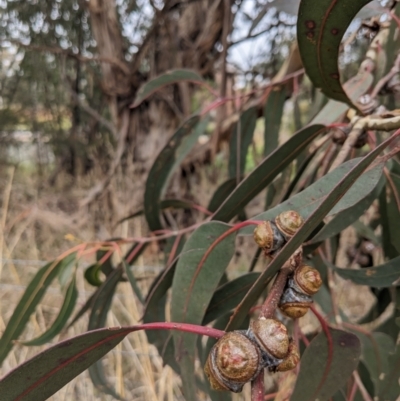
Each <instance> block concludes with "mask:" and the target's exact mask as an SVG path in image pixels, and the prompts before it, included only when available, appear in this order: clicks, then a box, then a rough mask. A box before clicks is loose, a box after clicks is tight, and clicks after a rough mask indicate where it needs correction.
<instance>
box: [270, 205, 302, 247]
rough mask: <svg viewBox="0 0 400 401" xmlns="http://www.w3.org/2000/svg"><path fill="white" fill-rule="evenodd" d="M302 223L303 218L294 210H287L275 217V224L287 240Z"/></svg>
mask: <svg viewBox="0 0 400 401" xmlns="http://www.w3.org/2000/svg"><path fill="white" fill-rule="evenodd" d="M303 223H304V220H303V218H302V217H301V216H300V214H299V213H297V212H296V211H294V210H287V211H286V212H282V213H280V214H279V215H278V216H276V218H275V224H276V226H277V227H278V229H279V231H280V232H281V233H282V234H283V236H284V237H285V238H286V239H287V240H288V239H289V238H291V237H292V236H293V235H294V234H296V232H297V230H298V229H299V228H300V227H301V225H302V224H303Z"/></svg>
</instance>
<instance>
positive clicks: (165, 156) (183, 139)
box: [144, 115, 207, 231]
mask: <svg viewBox="0 0 400 401" xmlns="http://www.w3.org/2000/svg"><path fill="white" fill-rule="evenodd" d="M199 121H200V117H199V116H198V115H195V116H192V117H190V118H189V119H188V120H186V121H185V122H184V123H183V124H182V125H181V127H180V128H178V130H177V131H176V132H175V134H174V135H173V136H172V137H171V139H170V140H169V141H168V143H167V144H166V145H165V147H164V148H163V149H162V150H161V152H160V154H159V155H158V156H157V158H156V160H155V162H154V164H153V166H152V167H151V169H150V172H149V175H148V177H147V181H146V189H145V194H144V214H145V216H146V220H147V223H148V225H149V228H150V230H151V231H156V230H160V229H162V224H161V221H160V211H161V197H162V196H163V193H164V191H165V189H166V185H167V183H168V179H169V177H170V175H171V173H172V172H173V170H174V168H175V167H177V166H178V165H179V164H180V163H181V162H182V160H183V159H184V158H185V157H186V155H187V154H188V153H189V151H190V150H191V149H192V147H193V146H194V145H195V143H196V142H197V139H198V137H199V136H200V135H201V134H202V133H203V131H204V129H205V125H206V122H207V120H203V122H202V123H200V124H199V125H198V126H197V127H196V125H197V124H198V123H199ZM195 127H196V129H195Z"/></svg>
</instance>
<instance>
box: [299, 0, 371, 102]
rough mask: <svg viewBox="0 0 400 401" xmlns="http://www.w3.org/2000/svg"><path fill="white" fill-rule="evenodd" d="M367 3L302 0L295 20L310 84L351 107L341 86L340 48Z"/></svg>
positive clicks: (302, 57)
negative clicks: (356, 17)
mask: <svg viewBox="0 0 400 401" xmlns="http://www.w3.org/2000/svg"><path fill="white" fill-rule="evenodd" d="M369 2H370V0H352V1H347V0H320V1H318V2H315V1H313V0H302V1H301V2H300V8H299V16H298V20H297V40H298V44H299V50H300V54H301V59H302V61H303V65H304V68H305V70H306V73H307V75H308V76H309V78H310V79H311V81H312V83H313V84H314V85H315V86H316V87H317V88H321V89H322V91H323V92H324V93H325V94H326V95H327V96H329V97H330V98H332V99H335V100H338V101H340V102H344V103H348V104H349V105H352V102H351V100H350V99H349V97H348V96H347V94H346V92H345V91H344V90H343V88H342V85H341V83H340V74H339V67H338V59H339V49H340V44H341V40H342V38H343V35H344V34H345V32H346V30H347V28H348V26H349V25H350V23H351V21H352V20H353V18H354V17H355V16H356V14H357V13H358V11H359V10H360V9H361V8H362V7H363V6H364V5H366V4H367V3H369Z"/></svg>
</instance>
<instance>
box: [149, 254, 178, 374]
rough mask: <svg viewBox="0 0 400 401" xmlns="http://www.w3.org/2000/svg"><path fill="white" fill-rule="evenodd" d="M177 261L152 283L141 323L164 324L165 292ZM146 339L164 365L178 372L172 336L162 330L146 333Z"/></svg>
mask: <svg viewBox="0 0 400 401" xmlns="http://www.w3.org/2000/svg"><path fill="white" fill-rule="evenodd" d="M176 264H177V261H175V262H174V263H172V264H171V265H170V266H168V267H167V268H166V269H164V270H163V271H162V272H161V273H160V275H159V276H158V277H156V279H155V280H154V282H153V285H152V286H151V288H150V289H149V294H148V295H147V298H146V304H145V309H144V314H143V323H152V322H164V321H165V320H166V316H165V308H166V304H167V291H168V290H169V289H170V287H171V285H172V279H173V277H174V274H175V269H176ZM146 336H147V339H148V340H149V342H150V343H151V344H153V345H154V346H155V347H156V348H157V350H158V353H159V354H160V355H161V356H162V358H163V361H164V363H165V364H168V365H169V366H171V368H172V369H174V371H175V372H179V371H180V370H179V365H178V364H177V362H176V360H175V347H174V342H173V341H172V336H171V335H170V334H169V333H166V332H165V331H164V330H154V331H153V330H152V331H147V332H146Z"/></svg>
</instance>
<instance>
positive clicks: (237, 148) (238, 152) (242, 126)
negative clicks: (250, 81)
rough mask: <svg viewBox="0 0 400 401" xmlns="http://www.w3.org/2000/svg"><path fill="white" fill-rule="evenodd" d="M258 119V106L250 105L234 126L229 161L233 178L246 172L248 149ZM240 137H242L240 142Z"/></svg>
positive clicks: (230, 173)
mask: <svg viewBox="0 0 400 401" xmlns="http://www.w3.org/2000/svg"><path fill="white" fill-rule="evenodd" d="M256 121H257V108H256V107H250V108H249V109H247V110H245V111H244V112H243V113H242V115H241V116H240V119H239V121H238V122H237V123H236V124H235V125H234V127H233V128H232V132H231V140H230V143H229V162H228V170H229V177H231V178H235V177H236V176H237V175H239V176H242V175H243V173H244V168H245V166H246V156H247V151H248V149H249V146H250V145H251V142H252V140H253V134H254V130H255V128H256ZM238 137H239V138H240V140H239V142H238ZM238 163H239V166H238ZM238 173H239V174H238Z"/></svg>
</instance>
